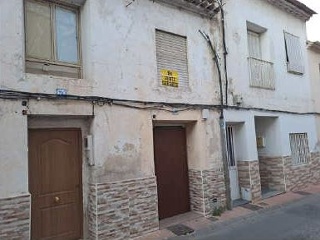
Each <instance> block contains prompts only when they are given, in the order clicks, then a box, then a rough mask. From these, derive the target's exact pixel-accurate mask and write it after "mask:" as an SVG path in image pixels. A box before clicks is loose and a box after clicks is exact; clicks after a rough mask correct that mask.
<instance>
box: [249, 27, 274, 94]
mask: <svg viewBox="0 0 320 240" xmlns="http://www.w3.org/2000/svg"><path fill="white" fill-rule="evenodd" d="M266 32H267V29H266V28H263V27H261V26H259V25H256V24H254V23H251V22H247V39H248V54H249V57H248V64H249V74H250V87H257V88H264V89H272V90H274V89H275V80H274V73H273V63H272V62H269V61H266V60H264V58H265V55H267V50H268V46H267V44H266V42H268V41H267V39H266Z"/></svg>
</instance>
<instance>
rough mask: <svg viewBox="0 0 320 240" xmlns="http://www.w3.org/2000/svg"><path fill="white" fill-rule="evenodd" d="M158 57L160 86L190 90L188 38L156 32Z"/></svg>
mask: <svg viewBox="0 0 320 240" xmlns="http://www.w3.org/2000/svg"><path fill="white" fill-rule="evenodd" d="M156 56H157V68H158V79H159V80H160V81H159V82H160V85H162V86H167V87H175V88H179V89H188V88H189V76H188V59H187V38H186V37H183V36H179V35H176V34H172V33H167V32H163V31H160V30H156Z"/></svg>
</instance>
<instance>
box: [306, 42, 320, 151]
mask: <svg viewBox="0 0 320 240" xmlns="http://www.w3.org/2000/svg"><path fill="white" fill-rule="evenodd" d="M308 61H309V71H310V81H311V85H312V99H313V104H314V111H315V112H316V113H319V112H320V98H319V96H320V49H319V42H315V43H309V44H308ZM316 123H317V134H318V139H319V138H320V116H319V114H318V115H317V117H316ZM318 147H319V144H318Z"/></svg>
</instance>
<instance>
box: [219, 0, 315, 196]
mask: <svg viewBox="0 0 320 240" xmlns="http://www.w3.org/2000/svg"><path fill="white" fill-rule="evenodd" d="M283 2H285V1H281V3H280V2H279V5H282V4H283ZM224 9H225V16H226V41H227V48H228V55H227V71H228V81H229V89H228V95H229V96H228V101H229V104H230V105H234V106H238V109H237V108H233V109H232V110H225V120H226V122H227V124H228V123H229V124H232V125H234V126H235V127H236V133H235V134H236V137H235V139H236V140H235V146H236V149H237V151H236V153H237V155H236V159H237V161H252V162H256V161H257V160H258V163H259V165H260V168H261V167H262V165H261V163H260V161H259V159H260V158H279V157H281V156H291V149H290V138H289V134H291V133H307V136H308V144H309V150H310V151H311V152H318V147H317V145H318V141H319V140H318V139H319V138H318V136H317V134H316V132H317V129H316V126H315V115H314V114H312V112H313V111H314V108H313V106H314V105H313V98H312V94H311V93H312V89H313V86H312V83H311V82H310V73H309V71H308V68H309V62H308V56H307V51H306V41H307V38H306V23H305V20H306V19H302V18H301V17H299V16H298V15H297V14H296V15H295V14H294V13H289V12H287V11H286V10H285V9H282V8H281V7H277V6H275V5H273V4H272V3H270V1H269V2H268V1H262V0H260V1H251V0H241V1H232V0H226V1H225V7H224ZM293 12H295V11H293ZM248 31H250V34H248ZM285 33H290V34H292V35H294V36H295V37H298V40H299V43H300V48H301V62H299V63H300V64H301V65H302V66H303V68H304V71H303V74H295V73H291V72H289V71H288V67H287V55H286V47H287V46H286V42H285ZM254 34H255V35H254ZM248 38H249V39H248ZM251 56H253V57H254V61H255V62H254V64H253V65H252V66H253V67H255V66H257V65H259V64H260V63H259V62H261V63H262V62H263V64H267V65H268V69H266V68H263V66H260V68H258V69H262V70H261V71H262V75H260V77H261V78H265V77H267V78H268V77H270V78H271V81H273V83H272V85H271V86H274V87H271V88H269V87H267V88H265V87H264V86H266V85H264V84H263V83H262V85H261V87H257V86H256V85H254V86H252V83H251V80H250V77H251V76H250V72H251V67H252V66H250V64H249V63H250V62H249V59H250V58H249V57H251ZM260 59H261V61H260ZM255 64H257V65H255ZM270 69H271V71H272V72H271V73H270V74H269V73H265V71H269V70H270ZM258 76H259V75H258ZM262 80H263V79H262ZM263 81H265V80H263ZM267 86H268V85H267ZM258 140H260V141H262V142H263V146H259V147H258V146H257V141H258ZM260 175H261V178H262V176H263V175H262V173H261V169H260ZM261 181H262V180H261ZM285 181H286V180H285V177H284V176H283V182H285ZM261 184H262V182H261ZM240 185H241V184H240ZM262 187H263V186H262ZM262 187H261V188H262ZM284 188H285V187H284ZM241 190H242V191H244V190H247V191H252V189H248V188H247V189H241ZM262 190H263V189H262ZM242 198H244V199H247V200H250V196H249V197H248V195H247V194H246V192H244V193H243V194H242Z"/></svg>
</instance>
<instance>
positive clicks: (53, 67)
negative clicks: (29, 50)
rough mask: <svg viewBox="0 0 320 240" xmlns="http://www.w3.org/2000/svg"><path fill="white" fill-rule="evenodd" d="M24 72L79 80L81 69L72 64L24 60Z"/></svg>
mask: <svg viewBox="0 0 320 240" xmlns="http://www.w3.org/2000/svg"><path fill="white" fill-rule="evenodd" d="M25 69H26V72H27V73H33V74H42V75H52V76H59V77H67V78H77V79H79V78H81V67H80V66H79V65H73V64H63V63H52V62H46V61H35V60H29V59H27V60H26V67H25Z"/></svg>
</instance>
